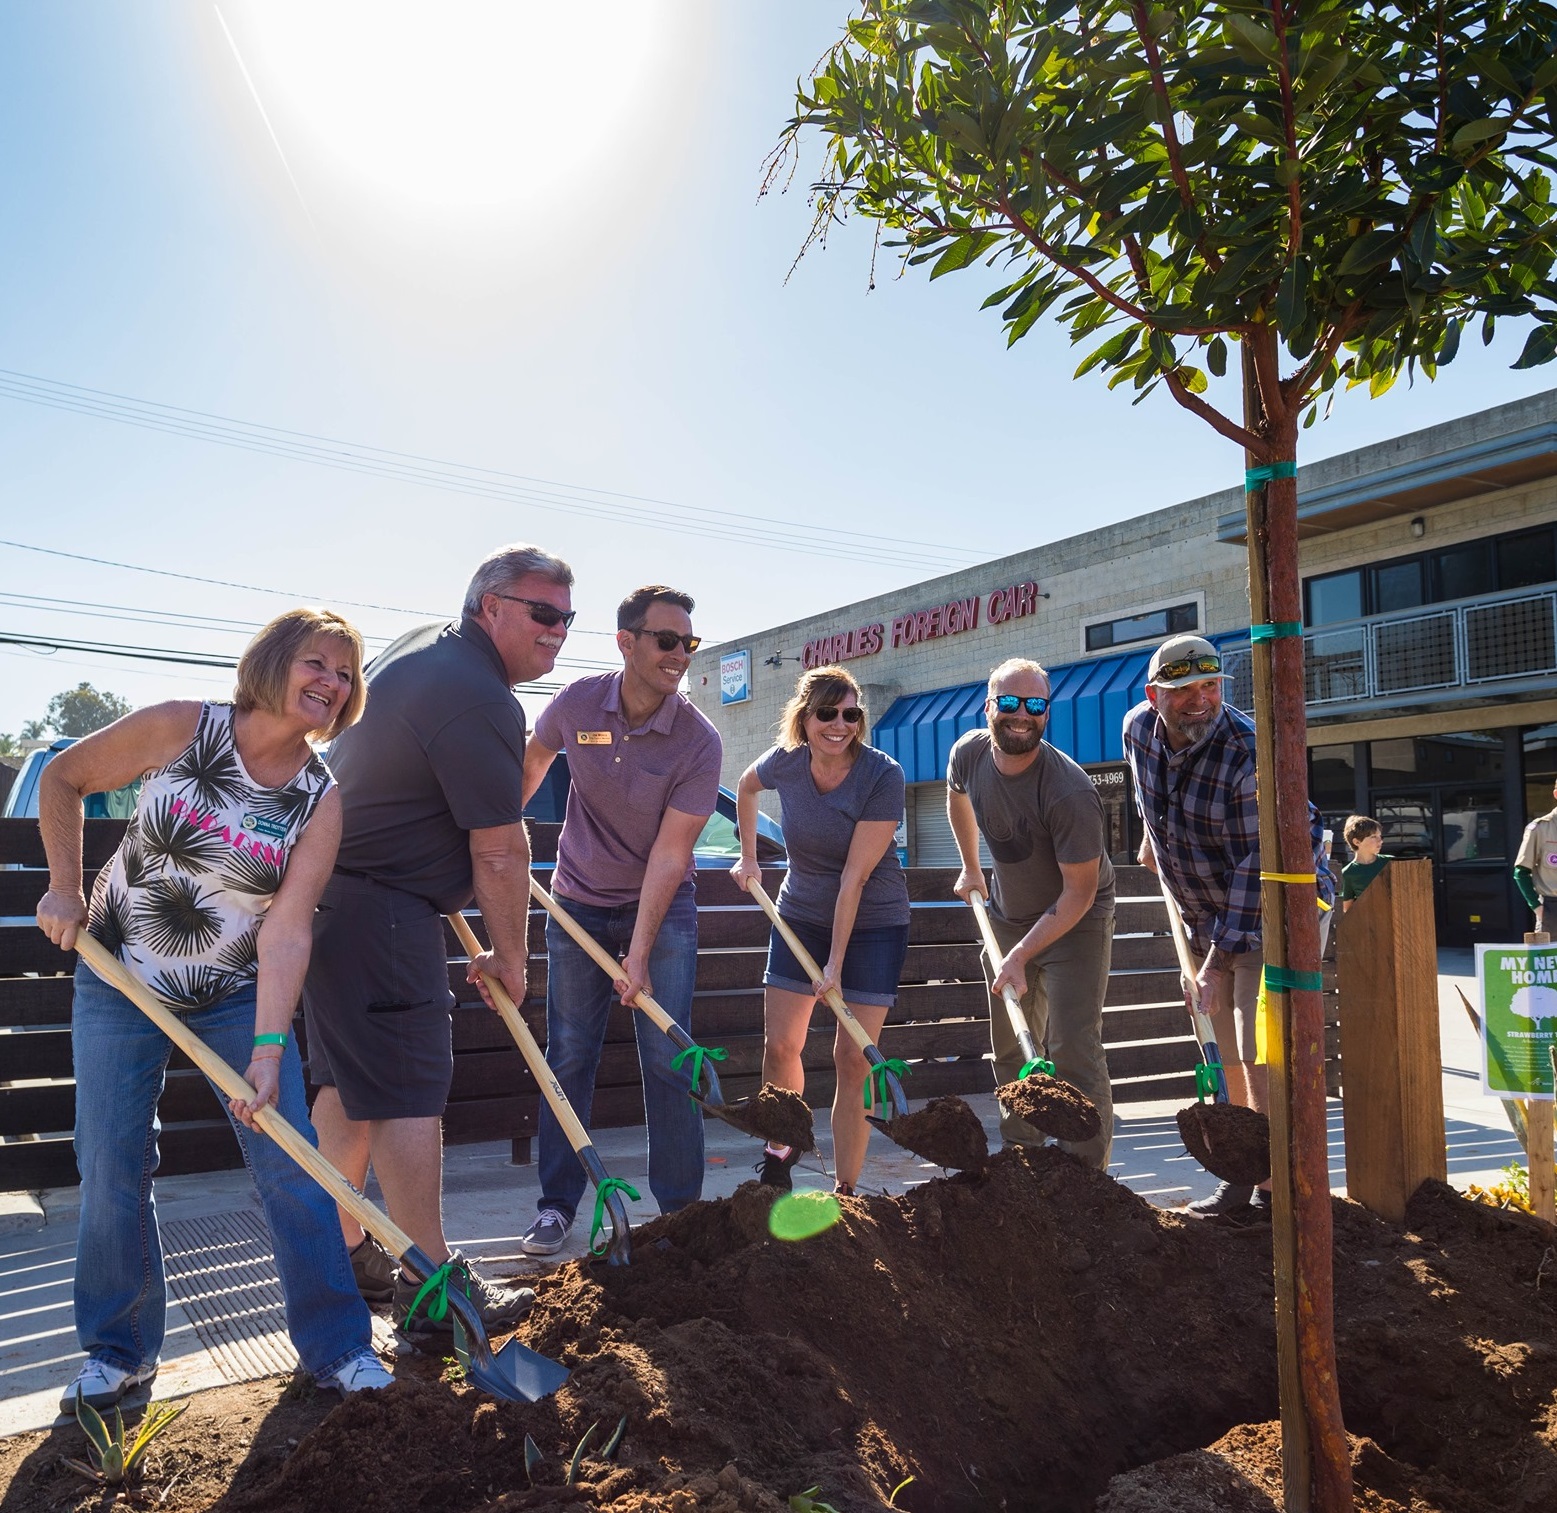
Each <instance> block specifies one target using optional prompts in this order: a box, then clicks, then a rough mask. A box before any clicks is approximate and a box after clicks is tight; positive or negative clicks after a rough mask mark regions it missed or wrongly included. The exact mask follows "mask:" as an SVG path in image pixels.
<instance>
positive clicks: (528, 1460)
mask: <svg viewBox="0 0 1557 1513" xmlns="http://www.w3.org/2000/svg"><path fill="white" fill-rule="evenodd" d="M545 1459H546V1457H545V1456H544V1455H542V1454H541V1447H540V1446H539V1445H538V1444H536V1443H535V1441H534V1440H533V1439H531V1438H530V1436H529V1435H528V1434H527V1435H525V1437H524V1474H525V1476H526V1477H528V1478H529V1482H530V1485H531V1486H532V1487H533V1486H534V1485H535V1468H536V1467H537V1466H539V1465H540V1464H541V1463H542V1462H543V1461H544V1460H545Z"/></svg>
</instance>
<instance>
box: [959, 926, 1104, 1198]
mask: <svg viewBox="0 0 1557 1513" xmlns="http://www.w3.org/2000/svg"><path fill="white" fill-rule="evenodd" d="M990 923H991V924H992V925H993V926H994V930H995V939H996V941H997V942H999V945H1000V949H1001V950H1002V951H1009V950H1010V949H1011V947H1012V946H1014V945H1015V944H1016V943H1017V941H1019V940H1020V939H1021V938H1022V937H1023V936H1024V935H1025V934H1026V933H1027V927H1024V926H1021V925H1012V924H1007V923H1006V922H1005V921H1004V920H1002V919H998V918H996V917H995V916H994V915H993V914H991V915H990ZM1113 950H1114V917H1113V915H1112V914H1110V915H1109V916H1108V918H1106V919H1083V920H1082V921H1081V923H1080V924H1078V925H1077V926H1076V927H1075V928H1074V929H1073V930H1071V931H1070V932H1069V933H1068V934H1066V935H1065V936H1063V937H1062V938H1061V939H1059V940H1057V941H1056V942H1055V943H1054V944H1053V945H1052V946H1050V947H1049V949H1048V950H1047V951H1044V952H1043V953H1042V954H1041V955H1039V956H1036V957H1034V958H1033V960H1032V961H1030V962H1028V964H1027V991H1026V992H1025V993H1024V994H1023V995H1022V1013H1023V1016H1024V1017H1025V1018H1026V1020H1027V1028H1028V1030H1029V1032H1030V1033H1031V1035H1032V1037H1033V1044H1034V1045H1035V1046H1036V1047H1037V1048H1038V1054H1039V1055H1040V1056H1042V1057H1044V1058H1045V1059H1046V1060H1049V1061H1052V1062H1053V1063H1054V1072H1055V1075H1056V1076H1057V1077H1059V1078H1060V1079H1061V1080H1063V1081H1065V1082H1068V1083H1070V1084H1071V1085H1072V1086H1073V1087H1076V1088H1079V1089H1080V1091H1082V1092H1083V1093H1085V1094H1086V1095H1087V1097H1088V1098H1090V1099H1091V1100H1092V1101H1093V1103H1095V1104H1096V1105H1097V1111H1098V1114H1099V1116H1100V1117H1101V1118H1102V1121H1103V1127H1102V1129H1101V1130H1100V1131H1099V1133H1098V1134H1097V1135H1096V1136H1094V1137H1093V1138H1092V1139H1091V1140H1084V1141H1070V1140H1062V1141H1061V1142H1060V1147H1061V1149H1063V1150H1067V1151H1069V1152H1070V1153H1071V1154H1072V1155H1074V1156H1077V1157H1079V1158H1080V1159H1081V1160H1083V1161H1085V1162H1087V1163H1089V1164H1090V1165H1092V1166H1095V1167H1097V1168H1098V1170H1099V1171H1107V1170H1108V1156H1109V1150H1110V1148H1111V1147H1112V1145H1113V1139H1114V1094H1113V1088H1112V1085H1111V1084H1110V1082H1109V1079H1108V1058H1107V1057H1106V1056H1105V1055H1104V1053H1103V995H1104V993H1105V992H1107V990H1108V968H1109V963H1110V960H1111V959H1112V957H1113ZM984 981H985V982H986V983H989V982H993V981H994V973H993V971H992V970H991V968H990V966H989V963H988V962H987V961H986V962H985V964H984ZM989 1040H990V1048H991V1049H992V1050H993V1051H994V1053H995V1081H996V1083H997V1084H998V1083H1003V1082H1015V1081H1016V1079H1017V1078H1018V1077H1019V1076H1020V1075H1021V1071H1022V1052H1021V1048H1020V1046H1019V1044H1018V1042H1017V1038H1016V1033H1015V1031H1014V1030H1013V1029H1012V1027H1011V1016H1010V1014H1009V1013H1007V1011H1006V1006H1005V1003H1004V1002H1003V1001H1001V1000H997V999H995V998H994V997H993V995H992V996H991V1002H990V1015H989ZM1000 1138H1001V1140H1002V1141H1003V1142H1004V1143H1005V1144H1007V1145H1042V1144H1043V1143H1044V1137H1043V1135H1042V1134H1041V1133H1040V1132H1039V1131H1038V1130H1035V1129H1034V1128H1033V1127H1032V1125H1030V1124H1028V1123H1027V1121H1026V1120H1025V1119H1018V1118H1016V1117H1014V1116H1013V1115H1011V1114H1008V1113H1006V1112H1005V1111H1004V1110H1002V1111H1001V1114H1000Z"/></svg>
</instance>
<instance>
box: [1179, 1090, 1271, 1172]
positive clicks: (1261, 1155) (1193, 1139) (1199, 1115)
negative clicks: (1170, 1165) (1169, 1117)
mask: <svg viewBox="0 0 1557 1513" xmlns="http://www.w3.org/2000/svg"><path fill="white" fill-rule="evenodd" d="M1174 1119H1175V1121H1176V1122H1177V1124H1178V1127H1179V1139H1181V1140H1182V1141H1183V1142H1184V1149H1185V1150H1187V1151H1188V1152H1189V1153H1190V1155H1192V1156H1193V1157H1194V1158H1195V1159H1196V1160H1197V1161H1198V1162H1199V1163H1200V1164H1201V1165H1202V1166H1203V1167H1205V1169H1206V1170H1207V1171H1208V1172H1210V1173H1211V1175H1212V1176H1213V1177H1220V1178H1221V1179H1222V1180H1223V1181H1224V1182H1237V1183H1239V1184H1240V1185H1242V1186H1244V1187H1250V1186H1252V1185H1253V1184H1255V1183H1256V1182H1263V1181H1264V1180H1265V1179H1266V1178H1267V1177H1268V1176H1270V1120H1269V1119H1267V1118H1266V1117H1265V1115H1264V1114H1261V1113H1257V1112H1256V1111H1255V1110H1254V1109H1252V1108H1241V1107H1239V1105H1238V1104H1236V1103H1192V1104H1190V1105H1189V1107H1188V1108H1181V1109H1180V1110H1179V1111H1178V1113H1177V1114H1175V1115H1174Z"/></svg>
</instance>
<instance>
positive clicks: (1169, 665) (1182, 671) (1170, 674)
mask: <svg viewBox="0 0 1557 1513" xmlns="http://www.w3.org/2000/svg"><path fill="white" fill-rule="evenodd" d="M1221 670H1222V659H1221V658H1220V657H1218V656H1206V655H1204V654H1202V655H1201V656H1198V657H1181V658H1179V660H1178V661H1176V662H1164V663H1163V664H1162V666H1161V667H1159V668H1158V669H1157V674H1156V677H1154V678H1153V679H1152V681H1153V682H1154V683H1155V682H1163V681H1167V682H1170V683H1171V682H1173V681H1174V680H1175V679H1177V678H1187V677H1188V676H1189V675H1190V674H1191V673H1192V672H1198V673H1200V674H1201V675H1202V676H1203V677H1207V678H1209V677H1212V676H1214V675H1215V674H1216V673H1219V672H1221Z"/></svg>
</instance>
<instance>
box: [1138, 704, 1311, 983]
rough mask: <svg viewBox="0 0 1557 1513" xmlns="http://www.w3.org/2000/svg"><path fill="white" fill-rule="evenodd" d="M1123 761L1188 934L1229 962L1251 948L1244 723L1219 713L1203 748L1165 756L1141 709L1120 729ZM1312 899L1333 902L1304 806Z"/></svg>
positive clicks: (1148, 713) (1254, 895) (1252, 835)
mask: <svg viewBox="0 0 1557 1513" xmlns="http://www.w3.org/2000/svg"><path fill="white" fill-rule="evenodd" d="M1124 747H1125V759H1126V760H1127V761H1128V762H1129V764H1130V771H1131V773H1132V774H1133V775H1134V778H1135V802H1136V807H1137V808H1138V809H1139V810H1140V812H1141V818H1142V819H1143V820H1144V821H1145V822H1146V833H1147V835H1148V836H1150V837H1151V843H1152V850H1153V851H1154V852H1155V853H1156V855H1157V865H1158V867H1159V868H1160V869H1161V873H1162V879H1163V882H1164V883H1166V884H1167V886H1168V887H1169V888H1170V889H1171V890H1172V892H1173V896H1174V898H1175V899H1177V900H1178V903H1179V905H1180V907H1181V908H1182V909H1183V911H1184V916H1185V919H1186V921H1187V922H1188V923H1189V924H1191V925H1192V926H1195V927H1197V929H1196V933H1197V934H1198V935H1199V936H1200V937H1201V938H1202V939H1204V938H1205V937H1206V936H1207V935H1209V937H1210V941H1211V944H1212V945H1214V946H1217V947H1219V948H1220V949H1221V950H1223V951H1225V952H1227V953H1228V954H1229V955H1233V956H1237V955H1241V954H1242V953H1244V952H1246V951H1254V950H1258V949H1259V947H1260V815H1259V805H1258V803H1257V801H1256V797H1255V774H1254V722H1253V721H1252V720H1250V719H1249V717H1248V716H1247V715H1246V714H1244V713H1242V711H1240V710H1237V709H1234V708H1233V707H1232V706H1231V705H1229V704H1223V705H1222V709H1221V713H1220V714H1219V715H1218V716H1217V719H1216V722H1215V724H1213V725H1212V727H1211V729H1210V731H1209V732H1208V733H1207V735H1206V736H1205V738H1204V739H1203V740H1200V741H1197V742H1196V743H1195V744H1194V745H1193V746H1188V747H1186V748H1185V749H1184V750H1183V751H1174V750H1173V748H1172V747H1171V746H1169V745H1168V743H1167V740H1166V739H1165V738H1164V736H1163V733H1162V722H1161V721H1160V720H1159V719H1158V718H1157V711H1156V710H1155V709H1153V708H1152V706H1151V704H1150V703H1149V702H1147V703H1142V704H1137V705H1136V706H1135V708H1134V709H1132V710H1131V711H1130V712H1129V714H1127V715H1126V716H1125V721H1124ZM1308 822H1309V830H1310V833H1311V834H1312V836H1313V859H1314V873H1315V875H1316V877H1317V878H1318V879H1319V882H1318V892H1319V896H1320V897H1321V898H1323V899H1324V900H1325V902H1326V903H1333V902H1334V900H1335V879H1334V878H1333V877H1332V876H1331V874H1330V869H1329V867H1328V866H1327V865H1326V861H1325V853H1324V823H1323V821H1322V820H1321V819H1320V817H1319V811H1318V810H1317V809H1315V808H1314V806H1313V805H1312V804H1310V805H1309V806H1308Z"/></svg>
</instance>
